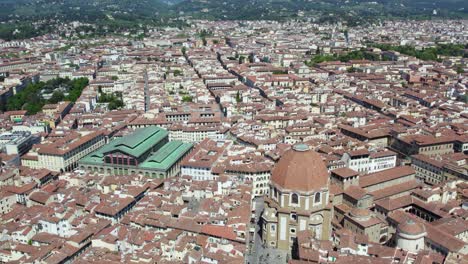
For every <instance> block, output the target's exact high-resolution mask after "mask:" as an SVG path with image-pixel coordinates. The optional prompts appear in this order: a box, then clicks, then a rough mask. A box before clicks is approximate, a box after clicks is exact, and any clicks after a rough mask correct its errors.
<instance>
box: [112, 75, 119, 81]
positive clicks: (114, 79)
mask: <svg viewBox="0 0 468 264" xmlns="http://www.w3.org/2000/svg"><path fill="white" fill-rule="evenodd" d="M111 79H112V80H113V81H117V80H118V79H119V77H117V76H112V77H111Z"/></svg>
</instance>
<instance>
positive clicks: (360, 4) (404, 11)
mask: <svg viewBox="0 0 468 264" xmlns="http://www.w3.org/2000/svg"><path fill="white" fill-rule="evenodd" d="M180 17H192V18H202V19H215V20H288V19H291V18H293V19H302V18H306V17H307V18H312V19H314V20H315V21H318V22H337V21H343V22H346V23H348V25H349V26H353V25H359V24H362V23H367V22H371V21H375V20H376V19H380V20H385V19H401V18H411V19H433V18H451V19H455V18H468V0H373V1H370V0H369V1H365V0H0V39H5V40H10V39H21V38H30V37H34V36H37V35H41V34H44V33H47V32H50V31H53V30H54V28H55V26H54V25H55V24H56V22H70V21H81V22H87V23H93V24H96V25H98V29H97V30H96V32H95V33H96V34H98V35H99V34H106V33H108V32H119V31H120V30H122V29H126V30H128V29H132V30H133V31H136V30H138V29H141V25H152V26H158V25H163V26H177V27H181V26H183V25H185V23H184V22H183V21H180V20H175V19H177V18H180ZM35 22H39V23H35Z"/></svg>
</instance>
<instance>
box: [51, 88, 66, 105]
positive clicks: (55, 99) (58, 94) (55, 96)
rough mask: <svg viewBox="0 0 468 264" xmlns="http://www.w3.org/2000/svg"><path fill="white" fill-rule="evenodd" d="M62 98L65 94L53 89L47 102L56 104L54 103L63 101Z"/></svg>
mask: <svg viewBox="0 0 468 264" xmlns="http://www.w3.org/2000/svg"><path fill="white" fill-rule="evenodd" d="M64 98H65V95H64V94H63V92H62V91H55V92H54V93H53V94H52V97H50V99H49V103H51V104H56V103H58V102H61V101H63V99H64Z"/></svg>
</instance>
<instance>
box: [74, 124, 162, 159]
mask: <svg viewBox="0 0 468 264" xmlns="http://www.w3.org/2000/svg"><path fill="white" fill-rule="evenodd" d="M167 135H168V132H167V131H166V130H164V129H162V128H159V127H156V126H149V127H145V128H141V129H137V130H135V132H134V133H132V134H130V135H127V136H124V137H121V138H118V139H115V140H112V141H111V142H109V144H107V145H105V146H103V147H102V148H100V149H98V150H97V151H95V152H93V153H91V154H89V155H88V156H86V157H84V158H83V159H82V160H81V161H82V162H85V163H94V164H101V163H103V158H104V156H105V155H106V154H107V153H111V152H122V153H125V154H127V155H130V156H133V157H136V158H138V157H140V156H141V155H143V154H144V153H145V152H147V151H148V150H150V149H151V148H152V147H153V146H154V145H156V144H158V143H159V142H160V141H161V140H163V139H164V138H166V137H167Z"/></svg>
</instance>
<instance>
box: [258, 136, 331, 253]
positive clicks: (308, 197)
mask: <svg viewBox="0 0 468 264" xmlns="http://www.w3.org/2000/svg"><path fill="white" fill-rule="evenodd" d="M328 185H329V173H328V171H327V168H326V166H325V164H324V162H323V160H322V158H321V157H320V155H319V154H318V153H316V152H314V151H312V150H310V149H309V146H308V145H305V144H297V145H295V146H294V147H293V149H291V150H289V151H287V152H286V153H285V154H284V155H283V156H282V157H281V159H280V160H279V162H278V163H277V164H276V166H275V168H274V169H273V172H272V177H271V181H270V192H269V194H268V197H266V198H265V210H264V212H263V214H262V221H263V224H262V239H263V243H264V244H265V245H266V246H267V247H276V248H279V249H283V250H290V249H291V248H292V246H293V244H294V243H295V241H296V234H297V233H298V232H299V231H302V230H312V231H313V232H314V234H315V237H316V238H317V239H320V240H328V239H329V238H330V229H331V227H330V226H331V215H332V207H331V206H330V204H329V190H328Z"/></svg>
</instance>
